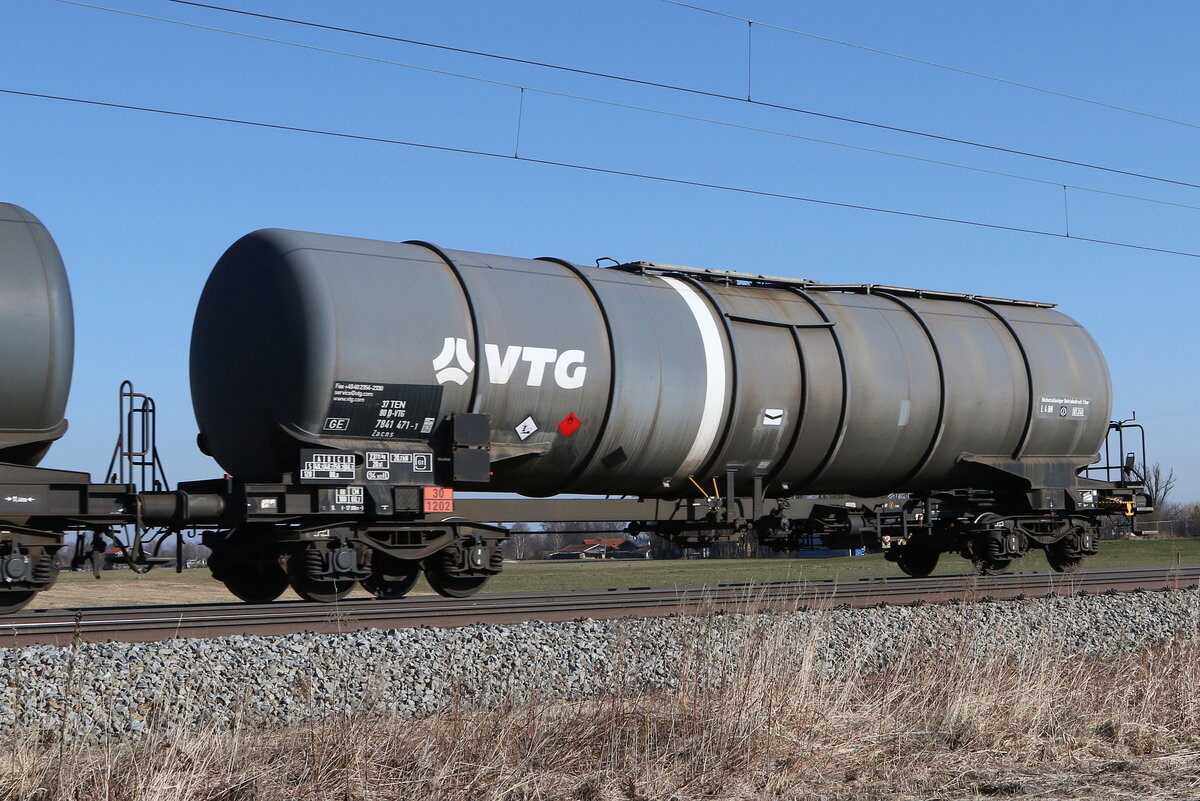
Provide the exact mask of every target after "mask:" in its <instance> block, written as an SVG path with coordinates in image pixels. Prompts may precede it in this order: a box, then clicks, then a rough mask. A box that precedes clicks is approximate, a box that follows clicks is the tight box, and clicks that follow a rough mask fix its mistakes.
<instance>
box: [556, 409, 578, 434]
mask: <svg viewBox="0 0 1200 801" xmlns="http://www.w3.org/2000/svg"><path fill="white" fill-rule="evenodd" d="M581 425H583V421H581V420H580V419H579V418H578V417H576V416H575V412H571V413H570V414H568V415H567V416H566V417H564V418H563V419H562V422H561V423H559V424H558V433H560V434H562V435H563V436H564V437H569V436H571V435H572V434H574V433H575V432H576V431H578V430H579V427H580V426H581Z"/></svg>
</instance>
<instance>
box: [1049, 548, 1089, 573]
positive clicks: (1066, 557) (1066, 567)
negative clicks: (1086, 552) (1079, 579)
mask: <svg viewBox="0 0 1200 801" xmlns="http://www.w3.org/2000/svg"><path fill="white" fill-rule="evenodd" d="M1066 545H1068V543H1065V542H1061V541H1060V542H1056V543H1054V544H1053V545H1048V546H1046V561H1047V562H1049V563H1050V567H1051V569H1052V570H1054V572H1056V573H1074V572H1075V571H1076V570H1078V569H1079V566H1080V565H1081V564H1083V555H1082V554H1078V553H1074V554H1072V553H1070V552H1069V549H1068V548H1067V547H1065V546H1066Z"/></svg>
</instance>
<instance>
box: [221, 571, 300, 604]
mask: <svg viewBox="0 0 1200 801" xmlns="http://www.w3.org/2000/svg"><path fill="white" fill-rule="evenodd" d="M221 583H222V584H224V585H225V589H227V590H229V591H230V592H231V593H233V595H235V596H236V597H237V598H238V599H239V600H242V601H245V602H246V603H248V604H269V603H271V601H274V600H275V599H276V598H278V597H279V596H280V595H283V591H284V590H286V589H287V588H288V577H287V573H284V572H283V570H282V568H279V567H278V566H276V568H275V569H274V570H272V569H270V568H269V567H266V568H262V569H259V568H257V567H256V566H252V565H249V566H238V567H234V568H227V569H226V570H225V571H223V573H222V576H221Z"/></svg>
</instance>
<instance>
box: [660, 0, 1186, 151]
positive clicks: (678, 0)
mask: <svg viewBox="0 0 1200 801" xmlns="http://www.w3.org/2000/svg"><path fill="white" fill-rule="evenodd" d="M659 2H662V3H666V4H668V5H672V6H679V7H680V8H687V9H691V10H692V11H699V12H702V13H704V14H711V15H713V16H715V17H724V18H725V19H729V20H735V21H737V22H744V23H746V24H747V25H757V26H759V27H760V28H770V29H771V30H776V31H781V32H783V33H790V34H793V35H795V36H804V37H807V38H809V39H815V40H817V41H821V42H827V43H829V44H835V45H839V46H841V47H849V48H853V49H855V50H862V51H864V52H866V53H874V54H875V55H878V56H887V57H888V58H895V59H900V60H902V61H908V62H910V63H913V64H920V65H922V66H926V67H934V68H936V69H940V70H947V71H949V72H957V73H958V74H960V75H967V76H969V77H972V78H980V79H983V80H986V81H994V82H995V83H1001V84H1005V85H1007V86H1014V87H1016V88H1018V89H1028V90H1029V91H1031V92H1041V93H1042V94H1045V95H1051V96H1053V97H1061V98H1063V99H1065V100H1073V101H1076V102H1078V103H1087V104H1088V105H1092V106H1097V107H1099V108H1104V109H1108V110H1110V111H1119V112H1121V113H1123V114H1134V115H1136V116H1138V117H1145V118H1147V119H1151V120H1158V121H1159V122H1168V123H1171V124H1172V125H1182V126H1184V127H1187V128H1196V129H1200V123H1195V122H1188V121H1187V120H1180V119H1176V118H1175V117H1168V116H1166V115H1163V114H1154V113H1153V112H1149V111H1141V110H1139V109H1135V108H1130V107H1128V106H1121V105H1118V104H1116V103H1108V102H1105V101H1103V100H1096V99H1094V98H1090V97H1083V96H1082V95H1074V94H1071V93H1070V92H1060V91H1058V90H1057V89H1047V88H1046V87H1044V86H1037V85H1036V84H1031V83H1026V82H1024V81H1016V80H1013V79H1011V78H1002V77H1000V76H999V75H990V74H988V73H986V72H979V71H978V70H969V69H966V68H964V67H955V66H953V65H951V64H942V63H940V62H937V61H931V60H929V59H925V58H918V57H916V56H910V55H906V54H904V53H897V52H895V51H893V50H884V49H882V48H878V47H870V46H868V45H863V44H857V43H856V42H847V41H845V40H843V39H835V38H833V37H832V36H822V35H821V34H818V33H812V32H810V31H802V30H799V29H798V28H789V27H787V26H786V25H777V24H774V23H770V22H765V21H763V20H760V19H750V18H748V17H742V16H739V15H737V14H731V13H729V12H727V11H718V10H717V9H714V8H707V7H705V6H701V5H696V4H694V3H685V2H682V0H659Z"/></svg>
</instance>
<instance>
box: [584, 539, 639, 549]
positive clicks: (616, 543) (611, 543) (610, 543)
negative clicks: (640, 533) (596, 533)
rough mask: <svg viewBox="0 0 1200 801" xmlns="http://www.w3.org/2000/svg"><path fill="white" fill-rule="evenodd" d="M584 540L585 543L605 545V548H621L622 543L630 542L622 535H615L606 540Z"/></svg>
mask: <svg viewBox="0 0 1200 801" xmlns="http://www.w3.org/2000/svg"><path fill="white" fill-rule="evenodd" d="M583 542H584V544H585V545H603V546H604V547H605V548H620V547H621V546H622V545H624V544H625V543H627V542H629V540H627V539H624V538H620V537H613V538H611V539H606V540H584V541H583Z"/></svg>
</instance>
